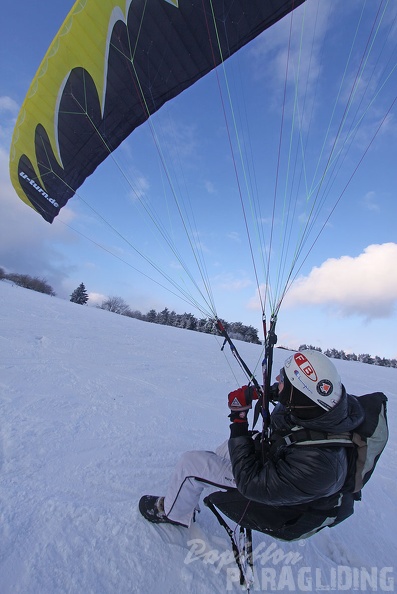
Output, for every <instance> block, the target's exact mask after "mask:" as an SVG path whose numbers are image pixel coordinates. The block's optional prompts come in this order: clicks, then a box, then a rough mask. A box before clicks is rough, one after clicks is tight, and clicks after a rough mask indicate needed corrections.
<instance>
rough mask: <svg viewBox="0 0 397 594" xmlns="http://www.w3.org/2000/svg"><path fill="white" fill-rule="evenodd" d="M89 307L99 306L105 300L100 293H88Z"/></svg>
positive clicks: (104, 296)
mask: <svg viewBox="0 0 397 594" xmlns="http://www.w3.org/2000/svg"><path fill="white" fill-rule="evenodd" d="M88 298H89V305H101V304H102V303H103V301H105V300H106V299H107V295H102V293H88Z"/></svg>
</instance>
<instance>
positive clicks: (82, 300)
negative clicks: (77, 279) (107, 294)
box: [70, 283, 88, 305]
mask: <svg viewBox="0 0 397 594" xmlns="http://www.w3.org/2000/svg"><path fill="white" fill-rule="evenodd" d="M70 301H72V303H78V304H79V305H85V304H86V303H87V301H88V293H87V291H86V288H85V286H84V283H80V284H79V286H78V287H77V289H75V290H74V291H73V293H72V294H71V296H70Z"/></svg>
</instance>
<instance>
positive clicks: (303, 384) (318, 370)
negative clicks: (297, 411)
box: [284, 349, 342, 410]
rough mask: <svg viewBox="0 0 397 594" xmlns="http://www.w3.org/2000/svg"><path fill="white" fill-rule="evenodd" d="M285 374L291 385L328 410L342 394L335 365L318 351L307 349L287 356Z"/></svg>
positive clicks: (336, 402)
mask: <svg viewBox="0 0 397 594" xmlns="http://www.w3.org/2000/svg"><path fill="white" fill-rule="evenodd" d="M284 369H285V374H286V376H287V377H288V379H289V381H290V382H291V384H292V386H293V387H294V388H295V389H296V390H299V392H302V394H305V396H307V397H308V398H310V400H313V402H315V403H316V404H318V405H319V406H321V408H324V409H325V410H330V409H331V408H333V407H334V406H336V404H338V402H339V400H340V399H341V396H342V382H341V379H340V377H339V373H338V372H337V370H336V367H335V365H334V364H333V363H332V362H331V361H330V360H329V359H328V357H327V356H326V355H324V354H323V353H320V352H319V351H313V350H311V349H307V350H304V351H298V352H297V353H294V354H293V355H291V357H288V359H287V360H286V361H285V363H284Z"/></svg>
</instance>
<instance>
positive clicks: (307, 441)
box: [270, 428, 354, 454]
mask: <svg viewBox="0 0 397 594" xmlns="http://www.w3.org/2000/svg"><path fill="white" fill-rule="evenodd" d="M271 442H272V443H271V446H270V453H271V454H272V453H274V452H275V451H276V450H278V449H279V448H280V447H282V446H287V447H289V446H291V445H298V446H299V445H301V446H302V445H316V446H322V445H323V446H326V447H330V446H339V447H340V446H344V447H354V443H353V441H352V435H351V433H326V432H325V431H314V430H312V429H305V428H302V429H297V430H296V431H292V432H291V433H288V434H287V435H284V436H281V437H280V436H277V438H275V439H271Z"/></svg>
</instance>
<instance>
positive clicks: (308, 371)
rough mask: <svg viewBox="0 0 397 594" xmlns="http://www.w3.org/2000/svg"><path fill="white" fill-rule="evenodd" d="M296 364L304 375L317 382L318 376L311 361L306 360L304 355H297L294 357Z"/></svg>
mask: <svg viewBox="0 0 397 594" xmlns="http://www.w3.org/2000/svg"><path fill="white" fill-rule="evenodd" d="M294 359H295V363H296V364H297V366H298V367H299V369H301V370H302V371H303V373H304V374H305V375H306V376H307V377H308V378H309V379H311V380H312V381H313V382H316V381H317V374H316V372H315V370H314V369H313V367H312V365H311V364H310V362H309V360H308V359H306V357H305V355H304V354H303V353H296V354H295V355H294Z"/></svg>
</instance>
